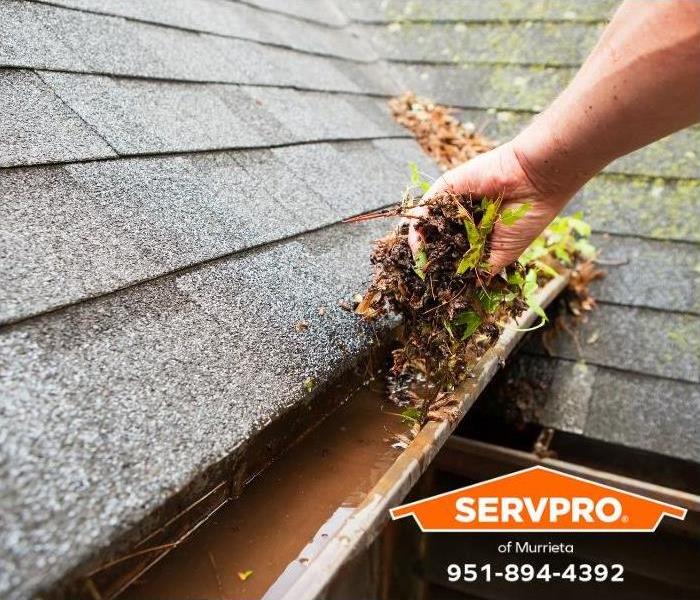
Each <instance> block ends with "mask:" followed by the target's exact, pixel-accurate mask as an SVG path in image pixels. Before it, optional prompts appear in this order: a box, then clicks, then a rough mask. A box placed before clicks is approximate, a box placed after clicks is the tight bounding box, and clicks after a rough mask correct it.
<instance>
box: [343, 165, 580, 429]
mask: <svg viewBox="0 0 700 600" xmlns="http://www.w3.org/2000/svg"><path fill="white" fill-rule="evenodd" d="M412 169H413V178H412V183H413V184H414V186H415V185H417V187H418V188H419V189H420V190H421V191H425V187H426V186H425V185H424V182H421V181H419V180H418V177H417V171H416V169H415V167H412ZM500 204H501V200H500V198H476V197H472V196H468V195H455V194H453V193H451V192H443V193H441V194H439V195H436V196H434V197H431V198H430V199H427V200H425V202H424V203H423V204H422V206H424V207H425V208H426V209H427V211H426V214H425V215H424V216H420V217H415V216H412V215H411V212H410V209H411V208H412V207H413V201H412V200H411V198H410V196H408V195H407V196H406V197H405V198H404V202H403V203H402V204H401V206H400V207H398V208H397V209H395V210H394V211H384V212H383V213H382V216H383V215H387V214H391V215H397V214H398V215H403V216H405V217H407V218H408V219H418V221H419V223H418V225H419V227H420V230H421V234H422V237H423V239H424V245H423V249H422V250H421V251H420V252H418V254H417V255H416V256H415V258H414V256H413V254H412V252H411V249H410V247H409V244H408V230H409V225H408V221H407V220H406V221H404V222H402V223H401V224H400V225H399V226H398V228H397V229H396V230H394V231H392V232H391V233H389V234H388V235H386V236H384V237H383V238H381V239H380V240H378V241H377V242H375V245H374V249H373V252H372V256H371V261H372V264H373V267H374V273H373V279H372V283H371V285H370V286H369V289H368V290H367V291H366V293H365V294H364V296H363V297H362V301H361V302H360V303H359V304H358V306H357V308H356V312H357V313H358V314H359V315H361V316H362V317H363V318H365V319H367V320H372V319H376V318H378V317H380V316H382V315H385V314H387V313H395V314H399V315H401V316H402V317H403V324H402V327H401V329H400V333H399V344H398V347H397V348H396V349H395V350H394V351H393V356H392V358H393V364H392V367H391V372H390V378H389V381H390V390H389V391H390V396H391V399H392V400H393V401H394V402H395V403H396V404H397V405H399V406H400V407H403V408H404V413H403V415H404V417H405V419H406V422H407V423H409V424H410V425H411V426H412V427H413V428H414V429H416V430H418V429H419V428H420V427H421V426H422V424H423V423H425V422H426V421H427V420H439V419H444V418H450V417H451V416H453V415H454V411H455V410H456V408H457V404H458V403H457V400H456V398H455V397H454V394H453V393H452V392H453V390H454V389H455V387H456V386H457V385H458V384H459V383H460V382H461V381H463V380H464V379H465V378H466V377H468V376H469V375H470V372H471V371H470V370H471V368H473V367H474V365H475V364H476V362H477V360H478V359H479V357H480V356H481V355H483V354H484V352H485V351H486V350H487V349H488V348H489V347H490V346H491V345H493V343H494V342H495V341H496V339H497V338H498V336H499V335H500V333H501V331H502V330H503V328H504V327H505V326H506V322H508V321H509V320H511V319H514V320H515V322H516V323H517V316H518V315H520V314H521V313H523V312H524V311H525V310H526V309H527V308H528V307H529V308H530V309H532V310H533V311H534V312H535V313H537V314H538V315H539V316H540V318H541V321H540V325H543V324H544V323H545V322H546V320H547V316H546V314H545V312H544V310H543V309H542V307H541V306H540V305H539V304H538V302H537V297H536V294H537V290H538V288H539V286H540V285H542V284H544V283H545V282H546V280H548V279H551V278H552V277H554V276H556V275H557V273H558V272H559V271H561V270H562V269H563V268H564V267H565V266H569V265H570V264H572V263H573V261H574V259H575V257H577V256H580V255H583V254H590V253H592V251H593V250H592V247H591V246H590V244H588V242H587V240H586V239H585V238H586V237H587V235H588V234H589V233H590V231H585V227H587V226H585V224H584V223H583V221H581V220H580V217H579V216H578V215H576V216H573V217H567V218H560V219H558V220H557V221H555V223H554V224H553V226H552V227H551V228H550V229H548V230H546V231H545V233H544V234H543V235H542V236H540V237H539V238H538V239H537V240H536V241H535V242H534V243H533V245H532V246H531V248H530V249H528V251H527V252H526V253H525V254H524V255H523V257H522V258H521V260H520V261H518V262H516V263H514V264H513V265H510V266H508V267H507V268H505V269H503V270H502V271H501V272H500V273H498V274H495V275H492V274H490V273H489V265H488V264H487V262H486V257H487V256H488V253H489V247H488V244H489V236H490V234H491V232H492V230H493V228H494V226H495V225H496V223H497V222H500V223H501V224H503V225H506V226H510V225H513V224H515V223H516V222H517V221H518V220H519V219H520V218H522V217H523V216H524V215H525V214H527V211H528V210H529V208H530V205H529V204H527V203H525V204H522V205H521V206H520V207H517V208H515V209H507V210H504V211H501V210H500ZM584 226H585V227H584Z"/></svg>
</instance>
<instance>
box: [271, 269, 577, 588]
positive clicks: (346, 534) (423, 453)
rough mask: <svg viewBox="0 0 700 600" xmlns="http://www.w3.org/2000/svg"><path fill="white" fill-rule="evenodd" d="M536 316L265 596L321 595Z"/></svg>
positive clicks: (560, 283)
mask: <svg viewBox="0 0 700 600" xmlns="http://www.w3.org/2000/svg"><path fill="white" fill-rule="evenodd" d="M568 279H569V276H568V274H566V275H562V276H559V277H557V278H555V279H553V280H552V281H550V282H549V283H548V284H547V285H546V286H545V287H544V288H543V289H542V290H541V291H540V293H539V294H538V299H539V302H540V304H541V305H542V306H547V305H548V304H550V303H551V302H552V300H554V299H555V298H556V297H557V295H558V294H559V293H560V292H561V291H562V290H563V289H564V287H565V286H566V284H567V283H568ZM536 319H537V315H536V314H535V313H534V312H533V311H531V310H528V311H527V312H526V313H524V314H523V315H521V317H519V319H518V323H517V325H516V324H512V325H511V326H509V327H506V328H505V329H504V330H503V332H502V333H501V336H500V337H499V339H498V341H497V342H496V344H495V345H494V346H492V347H491V348H490V349H489V350H488V351H487V352H486V353H485V354H484V356H482V357H481V359H480V360H479V362H478V363H477V365H476V367H475V370H474V377H473V378H471V379H468V380H467V381H465V382H464V383H463V384H462V385H461V386H460V387H459V388H458V389H457V391H456V393H457V395H458V397H459V398H460V404H459V410H458V414H457V418H456V419H454V420H453V421H440V422H429V423H428V424H427V425H425V426H424V427H423V429H422V430H421V431H420V433H419V434H418V435H417V436H416V438H415V439H414V440H413V442H412V443H411V444H410V445H409V446H408V448H406V450H404V452H403V453H401V454H400V455H399V457H398V458H397V459H396V461H395V462H394V463H393V464H392V465H391V467H389V469H388V470H387V471H386V472H385V473H384V475H383V476H382V477H381V479H380V480H379V481H378V482H377V484H376V485H375V486H374V487H373V488H372V489H371V490H370V492H369V493H368V494H367V496H366V498H365V499H364V500H363V501H362V502H361V503H360V504H359V505H358V506H357V507H356V508H354V509H350V510H348V511H347V516H346V518H345V520H344V521H342V523H341V524H338V525H337V526H336V527H334V531H333V532H329V531H326V532H324V533H325V535H326V536H327V539H328V542H327V544H325V545H324V546H323V547H321V548H320V549H318V550H317V551H316V552H315V554H314V555H312V556H310V555H309V554H308V553H305V555H304V556H305V566H306V568H305V569H304V571H303V572H302V573H301V574H300V575H299V576H298V577H295V578H294V580H293V581H289V579H287V578H284V581H283V580H282V579H283V578H282V577H281V578H280V579H279V580H278V581H277V583H275V584H273V586H272V587H271V588H270V589H269V590H268V592H267V593H266V594H265V596H264V600H271V599H272V598H275V599H276V600H280V599H281V600H304V599H309V600H310V599H314V598H322V597H323V595H324V593H325V591H326V590H327V589H328V587H329V585H330V584H331V582H332V580H333V578H334V577H335V575H336V574H337V573H338V572H339V570H340V569H341V567H342V566H343V565H344V564H346V563H347V562H348V561H349V560H350V559H351V558H353V557H354V556H356V555H357V554H359V553H360V552H361V551H362V550H364V549H365V548H367V547H368V546H369V545H370V544H371V543H372V541H374V539H375V538H376V537H377V535H378V534H379V532H380V531H381V529H382V527H383V526H384V525H385V524H386V522H387V521H388V520H389V509H390V508H392V507H393V506H396V505H397V504H399V503H400V502H401V501H402V500H403V499H404V498H405V497H406V495H407V494H408V492H409V491H410V489H411V488H412V487H413V485H414V484H415V483H416V481H417V480H418V478H419V477H420V476H421V475H422V474H423V473H424V472H425V470H426V469H427V467H428V465H429V464H430V463H431V461H432V460H433V458H435V455H436V454H437V453H438V451H439V450H440V448H441V447H442V446H443V444H444V443H445V442H446V441H447V439H448V437H449V436H450V435H451V434H452V431H453V430H454V429H455V427H456V426H457V423H458V422H459V421H460V420H461V419H462V417H464V415H465V414H466V412H467V411H468V410H469V408H471V406H472V404H473V403H474V401H475V400H476V399H477V398H478V396H479V394H480V393H481V392H482V390H483V389H484V388H485V387H486V385H487V384H488V383H489V381H491V379H492V378H493V376H494V375H495V374H496V372H497V371H498V369H499V367H500V366H502V365H503V363H504V362H505V359H506V358H507V357H508V355H509V354H510V353H511V352H512V351H513V349H514V348H515V346H516V345H517V343H518V342H519V341H520V340H521V338H522V337H523V336H524V332H523V331H522V329H524V328H527V327H529V326H531V325H532V324H533V323H534V322H535V320H536ZM515 327H517V329H516V328H515Z"/></svg>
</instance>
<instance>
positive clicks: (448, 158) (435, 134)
mask: <svg viewBox="0 0 700 600" xmlns="http://www.w3.org/2000/svg"><path fill="white" fill-rule="evenodd" d="M389 110H391V114H392V116H393V117H394V120H395V121H396V122H397V123H399V124H401V125H403V126H404V127H406V128H407V129H408V130H409V131H411V133H412V134H413V136H414V137H415V138H416V140H417V141H418V143H419V144H420V146H421V148H423V151H424V152H425V153H426V154H427V155H428V156H431V157H433V158H434V159H435V161H436V162H437V163H438V165H440V167H442V168H443V169H449V168H451V167H456V166H457V165H459V164H461V163H463V162H465V161H467V160H469V159H471V158H474V157H475V156H476V155H477V154H481V153H482V152H486V151H487V150H491V148H493V147H494V145H495V144H494V143H493V142H492V141H491V140H488V139H486V138H485V137H483V136H482V135H481V134H480V133H478V132H477V131H476V130H475V128H474V126H473V125H472V124H470V123H461V122H460V121H459V119H457V117H455V116H454V113H455V110H454V109H452V108H448V107H446V106H443V105H441V104H436V103H435V102H432V101H431V100H428V99H426V98H420V97H418V96H416V95H415V94H414V93H413V92H406V93H405V94H403V95H401V96H397V97H395V98H392V99H391V100H389Z"/></svg>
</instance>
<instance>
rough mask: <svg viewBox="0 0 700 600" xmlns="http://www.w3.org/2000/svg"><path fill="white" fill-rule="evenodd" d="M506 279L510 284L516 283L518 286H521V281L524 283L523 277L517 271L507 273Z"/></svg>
mask: <svg viewBox="0 0 700 600" xmlns="http://www.w3.org/2000/svg"><path fill="white" fill-rule="evenodd" d="M506 281H508V283H509V284H510V285H517V286H518V287H519V288H521V287H523V283H525V279H523V276H522V275H521V274H520V273H519V272H518V271H515V272H513V273H510V274H509V275H507V276H506Z"/></svg>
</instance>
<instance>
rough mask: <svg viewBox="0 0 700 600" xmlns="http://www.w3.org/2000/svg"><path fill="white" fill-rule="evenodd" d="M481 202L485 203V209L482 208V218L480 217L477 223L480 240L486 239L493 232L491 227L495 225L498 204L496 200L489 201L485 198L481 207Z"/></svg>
mask: <svg viewBox="0 0 700 600" xmlns="http://www.w3.org/2000/svg"><path fill="white" fill-rule="evenodd" d="M483 202H485V203H486V207H485V208H484V216H483V217H481V222H480V223H479V233H480V234H481V237H482V238H486V236H487V235H488V234H489V233H491V231H492V230H493V226H494V225H495V224H496V217H497V216H498V206H499V204H500V203H499V202H498V201H496V200H489V199H487V198H484V200H483V201H482V205H483Z"/></svg>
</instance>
